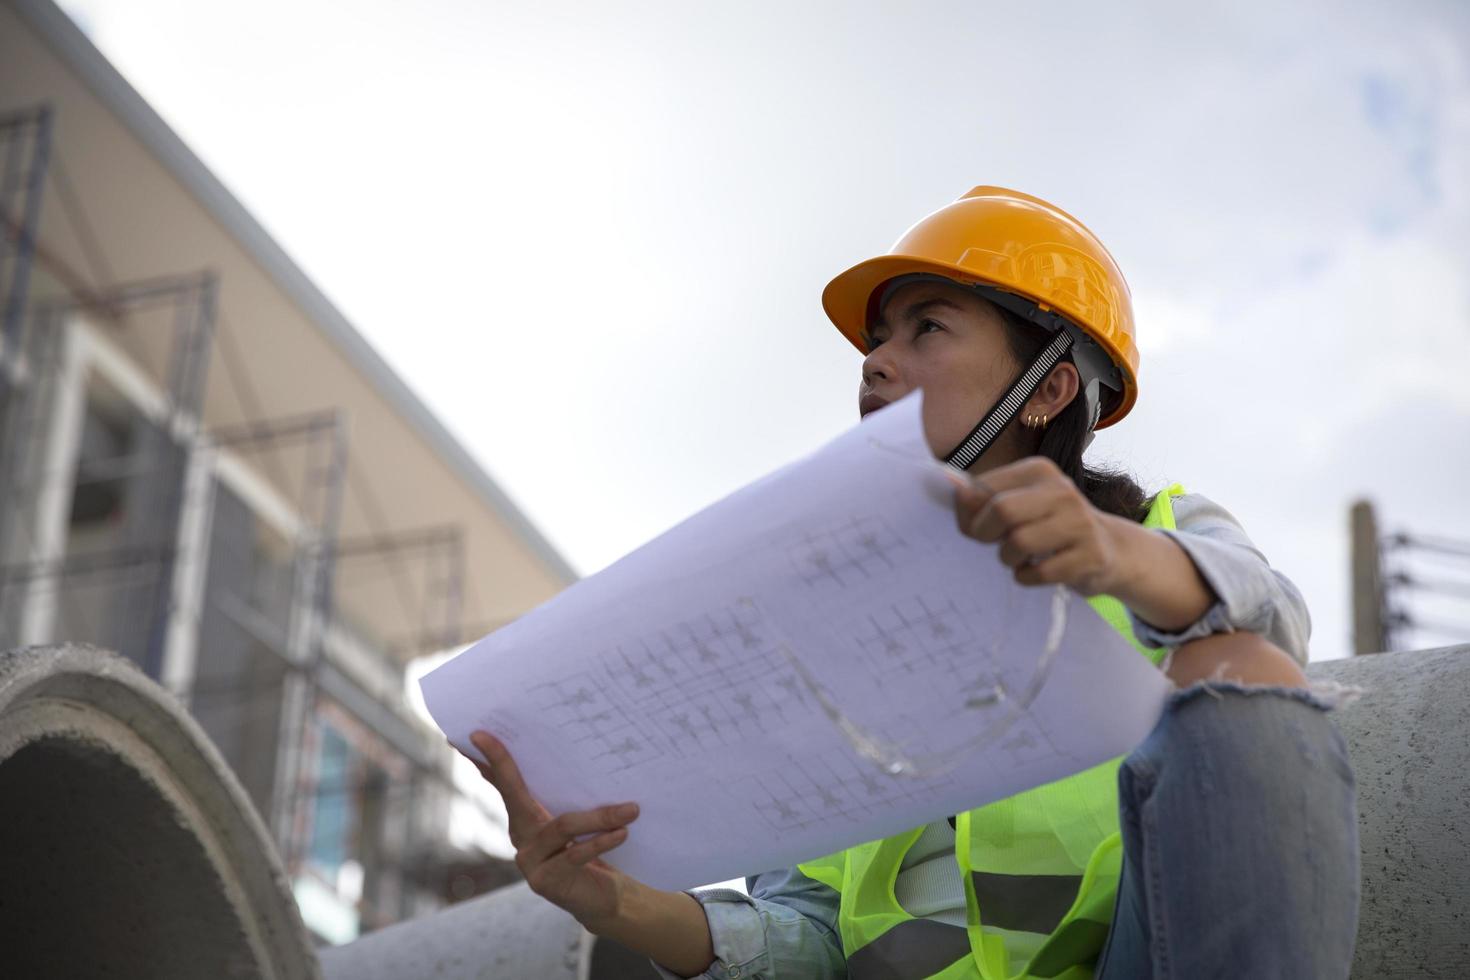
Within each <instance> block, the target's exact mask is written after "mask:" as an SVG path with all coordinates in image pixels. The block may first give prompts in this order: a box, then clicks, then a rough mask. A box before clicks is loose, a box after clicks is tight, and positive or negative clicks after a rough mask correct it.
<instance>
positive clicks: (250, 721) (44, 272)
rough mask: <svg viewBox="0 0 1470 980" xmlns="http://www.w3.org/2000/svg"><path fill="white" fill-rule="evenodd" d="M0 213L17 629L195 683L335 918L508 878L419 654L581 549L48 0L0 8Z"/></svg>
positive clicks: (503, 617) (540, 589)
mask: <svg viewBox="0 0 1470 980" xmlns="http://www.w3.org/2000/svg"><path fill="white" fill-rule="evenodd" d="M280 150H281V152H283V153H291V152H299V148H293V147H290V146H282V147H281V148H280ZM388 201H389V198H385V199H383V200H380V201H372V202H364V209H363V214H362V222H361V233H362V234H367V235H371V234H372V233H373V226H374V221H373V212H374V210H375V209H377V208H380V207H386V206H389V204H388ZM0 222H3V224H0V232H3V233H0V327H3V332H0V649H6V648H10V647H13V646H18V645H26V644H34V643H43V642H51V641H56V640H78V641H87V642H91V643H95V644H98V645H100V646H104V647H107V648H110V649H113V650H116V651H118V652H120V653H122V654H123V655H124V656H126V657H128V658H129V659H130V660H132V661H133V662H134V663H136V664H137V665H138V666H139V667H140V668H141V669H142V670H143V671H145V672H146V673H147V674H148V675H149V676H150V677H152V678H154V679H157V680H159V681H160V682H162V683H163V684H164V685H165V686H166V687H168V688H169V690H171V691H172V692H173V693H174V694H176V695H177V696H178V697H179V698H180V699H181V700H182V701H183V702H184V703H185V704H186V705H187V706H188V708H189V710H190V711H191V712H192V714H193V715H194V717H195V718H196V719H197V720H198V721H199V722H200V724H201V725H202V726H203V727H204V729H205V730H206V731H207V733H208V734H209V736H210V737H211V738H212V739H213V741H214V743H215V745H216V746H218V748H219V750H220V752H221V753H222V754H223V756H224V757H225V759H226V760H227V762H228V763H229V765H230V766H231V767H232V768H233V769H234V771H235V772H236V774H237V775H238V776H239V778H240V780H241V782H242V783H243V784H244V786H245V787H246V789H247V790H248V792H249V794H250V796H251V798H252V799H253V801H254V803H255V805H256V806H257V807H258V809H259V811H260V813H261V815H262V816H263V817H264V818H265V820H266V822H267V824H268V826H269V827H270V829H271V831H272V834H273V836H274V838H275V840H276V843H277V844H278V846H279V848H280V852H281V854H282V856H283V858H284V861H285V864H286V866H287V869H288V872H289V874H290V875H291V878H292V882H293V887H294V890H295V893H296V895H297V898H298V901H299V903H300V905H301V909H302V912H303V916H304V918H305V920H306V923H307V925H308V927H309V928H310V929H311V930H312V931H313V933H314V934H315V935H316V936H317V937H318V938H319V939H321V940H323V941H330V942H340V941H343V940H346V939H350V938H352V937H353V936H355V935H356V934H358V933H359V932H360V931H366V930H369V929H372V928H375V927H378V926H381V925H384V924H387V923H391V922H395V921H398V920H400V919H403V918H407V917H411V916H414V915H416V914H419V913H421V912H424V911H427V910H430V909H434V908H437V907H439V906H441V905H443V904H445V903H446V902H447V901H449V900H450V899H451V898H453V897H464V896H467V895H470V894H475V893H478V892H480V891H484V890H486V889H487V888H489V887H493V886H494V885H496V884H499V883H502V882H503V881H504V880H507V878H508V877H510V876H513V871H511V870H510V869H509V866H508V865H507V864H506V863H505V862H499V863H497V862H495V861H492V860H490V859H488V858H487V856H486V855H484V854H483V853H477V852H475V851H473V850H466V849H464V848H462V847H454V846H451V845H450V843H449V840H450V837H449V833H448V828H449V823H450V817H451V813H452V812H454V810H455V808H456V807H457V806H464V805H465V804H464V801H463V798H461V797H458V796H457V794H456V791H455V790H454V787H453V783H452V780H451V778H450V775H449V774H450V767H451V762H452V753H451V751H450V750H449V749H448V747H447V746H446V744H445V743H444V740H443V737H442V736H441V735H440V734H439V733H438V732H437V731H436V730H435V729H434V728H433V727H432V726H430V725H428V724H426V723H424V722H423V721H422V720H420V718H419V717H418V716H417V715H416V714H415V713H414V711H413V710H411V708H410V706H409V703H408V701H407V698H406V694H405V679H404V671H405V666H406V665H407V664H408V663H409V662H410V661H411V660H413V659H414V658H416V657H418V656H421V655H424V654H429V653H434V652H438V651H444V650H447V649H452V648H454V647H455V646H456V645H458V644H461V643H463V642H465V641H466V640H468V639H473V638H474V637H476V636H479V635H481V634H483V633H485V632H488V631H489V630H491V629H493V628H494V627H496V626H497V625H500V624H502V623H504V622H506V621H508V620H510V619H512V618H514V617H515V616H517V615H518V614H520V613H521V612H523V611H525V610H526V609H528V608H530V607H532V606H534V605H536V604H538V603H540V602H542V601H544V600H545V599H547V598H548V597H550V596H551V595H553V594H555V593H556V592H557V591H558V590H560V589H561V588H563V587H564V586H566V585H567V584H569V583H570V582H571V581H572V580H573V578H574V575H573V573H572V572H571V570H570V568H569V567H568V565H567V564H566V563H565V562H564V561H563V560H562V559H561V558H560V557H559V556H558V555H557V554H556V553H555V552H554V551H553V549H552V548H551V547H549V546H548V544H547V543H546V541H545V540H544V539H543V538H542V537H541V536H540V535H539V534H538V533H537V531H536V529H535V528H534V527H532V526H531V525H530V524H529V523H528V522H527V520H526V519H525V518H524V517H523V516H522V515H521V514H520V513H519V512H518V511H517V510H516V508H515V507H514V506H513V505H512V504H511V503H510V501H509V500H508V499H507V498H506V496H505V495H504V494H503V493H502V492H501V491H500V490H499V489H498V488H497V486H496V484H495V483H494V482H493V481H492V480H491V479H490V477H489V476H488V475H487V474H486V473H485V472H484V471H483V470H482V469H481V468H480V467H479V466H478V465H477V464H476V463H475V462H474V461H473V460H472V459H471V458H470V457H469V455H468V454H467V453H466V452H465V451H464V449H463V448H462V447H461V446H460V445H459V444H458V443H457V442H456V441H455V440H454V439H453V438H452V437H451V436H450V435H449V433H448V432H447V431H446V429H445V428H444V427H443V426H442V425H441V424H440V423H439V422H438V421H437V420H436V419H435V418H434V417H433V416H432V415H430V414H429V412H428V411H427V410H426V409H425V408H424V406H423V405H422V403H421V402H420V401H419V400H418V399H417V398H416V397H415V396H414V395H413V394H412V393H411V392H410V391H409V390H408V389H407V388H406V387H405V386H404V384H403V383H402V382H401V381H400V380H399V379H398V377H397V376H396V375H395V374H394V373H393V371H392V370H391V369H390V368H389V367H388V366H387V365H386V364H385V363H384V362H383V361H382V360H381V359H380V358H379V356H378V355H377V354H376V353H375V352H374V351H373V350H372V349H371V348H370V347H369V346H368V345H367V343H366V342H365V341H364V340H363V339H362V338H361V336H360V335H359V334H358V333H357V332H356V331H355V330H354V329H353V327H352V326H351V325H350V324H349V323H348V322H347V321H346V320H345V319H344V318H343V317H342V315H341V314H339V313H338V311H337V310H336V309H335V308H334V307H333V305H332V303H331V302H330V301H329V300H328V299H327V298H326V297H325V296H324V295H323V294H322V293H321V291H320V290H319V289H318V288H317V287H316V286H314V285H313V284H312V282H311V281H310V280H309V279H308V278H307V277H306V276H305V275H304V274H303V273H302V271H301V270H300V269H299V268H298V267H297V266H296V265H295V264H294V263H293V262H292V260H291V259H290V258H289V257H288V256H287V255H286V254H285V253H284V252H283V251H282V249H281V248H280V247H278V246H277V245H276V243H275V242H273V241H272V239H271V237H270V236H269V235H268V234H267V233H266V231H265V230H264V229H263V228H262V227H261V226H260V224H258V223H257V222H256V221H255V220H254V219H252V217H251V216H250V215H249V214H248V213H246V211H245V210H244V209H243V208H242V206H241V205H240V204H239V203H238V202H237V201H236V199H235V198H234V197H232V196H231V194H230V192H229V191H227V190H226V189H225V188H224V186H222V185H221V183H220V182H219V181H218V180H216V179H215V178H214V177H213V176H212V175H211V174H210V172H209V171H208V170H207V169H206V168H205V166H204V165H203V164H202V163H201V162H200V160H199V159H198V158H197V157H196V156H195V155H194V154H193V153H192V152H191V151H190V150H189V149H188V147H186V146H185V145H184V143H183V142H182V141H181V140H180V139H179V138H178V137H177V136H176V135H175V134H174V133H173V132H172V131H171V130H170V129H169V127H168V126H167V125H165V124H164V122H163V121H162V119H161V118H160V117H159V116H158V115H157V114H156V113H155V112H154V111H153V110H152V109H150V108H149V106H148V105H147V104H146V103H145V102H144V101H143V99H142V98H141V97H140V96H139V95H138V93H137V92H136V91H135V90H134V89H133V88H132V87H131V86H130V85H129V84H128V83H127V82H126V81H124V79H123V78H122V76H121V75H120V74H118V72H117V71H115V70H114V69H113V67H112V66H111V65H110V64H109V63H108V62H107V61H106V59H104V58H103V57H102V55H101V54H100V53H99V52H98V51H97V49H96V48H95V47H93V45H92V44H91V43H90V42H89V41H88V40H87V38H86V37H85V36H84V35H83V34H82V33H81V32H80V31H79V30H77V29H76V27H75V26H74V25H73V24H72V22H71V21H70V20H68V18H67V17H66V16H65V15H64V14H63V13H62V12H61V11H60V10H59V9H58V8H56V7H55V6H54V5H52V4H51V3H49V2H32V0H24V2H20V0H17V2H10V0H6V2H3V3H0ZM383 247H384V248H402V247H406V246H405V245H404V243H401V242H399V243H395V242H390V241H384V242H383ZM437 285H438V284H435V283H425V284H424V288H426V289H433V288H436V287H437ZM457 799H458V800H459V802H458V803H457V802H456V800H457Z"/></svg>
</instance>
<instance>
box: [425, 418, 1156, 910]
mask: <svg viewBox="0 0 1470 980" xmlns="http://www.w3.org/2000/svg"><path fill="white" fill-rule="evenodd" d="M920 411H921V404H920V397H919V396H918V395H917V394H915V395H911V396H909V397H908V398H905V399H904V400H902V401H900V402H897V403H895V404H894V405H891V406H889V407H888V408H886V409H884V410H882V411H880V412H876V413H874V414H871V415H869V416H868V417H867V419H865V420H864V422H863V423H861V424H860V425H858V426H856V427H855V428H853V429H851V430H849V431H848V432H846V433H844V434H843V435H841V436H839V437H838V438H837V439H835V440H833V441H832V442H831V443H829V444H828V445H827V446H825V447H824V448H822V449H821V450H819V451H818V452H816V453H814V454H812V455H811V456H809V457H807V458H805V459H802V460H800V461H798V462H796V463H793V464H791V465H789V466H786V467H784V468H782V469H780V470H777V471H776V472H775V473H772V474H771V475H769V476H767V477H765V478H763V479H761V480H759V481H757V482H755V483H753V484H751V485H749V486H747V487H745V488H743V489H741V490H739V491H737V492H736V493H734V494H732V495H731V496H729V497H727V498H726V499H725V500H722V501H720V502H719V503H718V504H715V505H714V506H712V507H709V508H707V509H706V510H704V511H702V512H700V513H699V514H696V515H695V516H694V517H692V518H690V519H689V520H687V521H685V522H684V523H682V524H680V525H679V526H677V527H675V528H674V529H672V530H670V531H668V532H667V533H665V534H663V535H662V536H660V537H658V538H656V539H654V540H653V541H651V542H650V543H648V544H647V545H645V546H644V547H642V548H640V549H638V550H637V551H635V552H633V553H632V554H630V555H628V556H627V557H625V558H623V559H622V560H621V561H619V562H617V563H616V564H614V565H612V566H610V567H609V568H607V569H605V570H604V571H602V572H600V573H598V574H597V575H594V576H591V577H589V578H587V579H584V580H583V581H581V582H578V583H577V584H576V585H574V586H572V587H571V588H569V589H567V590H565V591H564V592H562V593H561V594H560V595H558V596H556V597H555V598H554V599H552V600H551V601H549V602H547V603H546V604H545V605H543V606H541V607H540V608H538V609H536V610H534V611H533V612H531V613H528V614H527V615H525V616H523V617H521V618H520V619H518V620H517V621H515V622H514V623H512V624H510V625H509V626H506V627H504V628H503V629H501V630H499V631H497V632H495V633H494V634H492V635H490V636H489V637H487V638H485V639H483V640H481V641H480V642H479V643H477V644H475V645H474V646H473V647H471V648H470V649H468V650H466V651H465V652H464V653H462V654H461V655H460V656H458V657H456V658H454V659H453V660H451V661H449V662H448V663H446V664H444V665H443V666H441V667H439V668H438V669H437V670H435V671H433V672H432V673H430V674H429V675H427V676H426V677H425V678H424V679H423V682H422V686H423V691H424V698H425V700H426V702H427V704H428V707H429V710H430V712H431V713H432V714H433V716H434V719H435V721H437V722H438V723H439V726H440V727H441V728H442V729H443V730H444V731H445V733H446V734H448V735H449V736H450V738H451V740H452V741H453V742H454V744H455V745H457V746H460V747H462V748H465V749H469V750H470V751H473V749H471V748H470V743H469V733H470V732H471V731H473V730H475V729H478V728H483V729H486V730H488V731H491V732H493V733H495V734H496V735H497V736H499V737H500V738H501V739H502V740H504V741H505V743H506V744H507V745H508V746H509V748H510V750H511V752H512V753H513V754H514V756H515V758H516V760H517V762H518V763H519V764H520V767H521V770H522V772H523V773H524V775H525V778H526V781H527V784H528V785H529V786H530V787H531V789H532V791H533V792H534V793H535V794H536V795H537V796H538V797H539V798H540V799H541V801H542V802H543V803H544V804H545V805H546V806H547V808H548V809H550V810H551V812H553V813H559V812H563V811H566V810H571V809H586V808H589V807H593V806H597V805H600V804H604V803H614V802H621V801H624V800H636V801H638V803H639V804H640V805H641V808H642V814H641V816H640V818H639V819H638V821H637V822H636V823H635V824H633V826H632V828H631V833H630V834H629V837H628V840H627V842H626V843H624V844H623V845H622V846H621V847H620V848H618V849H616V850H615V851H612V852H611V853H610V854H609V855H608V856H607V860H608V861H610V862H611V863H612V864H614V865H616V866H617V867H619V868H621V869H623V870H624V871H626V872H627V873H628V874H630V875H633V876H634V877H636V878H638V879H640V880H642V881H644V882H646V883H648V884H650V885H653V886H656V887H663V888H687V887H691V886H694V885H697V884H700V883H703V882H708V881H718V880H724V879H728V878H734V877H739V876H741V875H745V874H751V873H755V872H758V871H763V870H767V869H770V868H776V867H783V866H788V865H792V864H795V863H797V862H799V861H802V860H805V859H808V858H812V857H817V856H820V855H823V854H827V853H831V852H833V851H836V850H838V849H840V848H843V847H847V846H850V845H852V844H856V843H860V842H862V841H867V840H873V839H876V838H879V837H884V836H887V835H890V834H894V833H897V832H899V831H901V830H905V829H907V828H910V827H915V826H918V825H920V824H923V823H927V822H929V821H932V820H935V819H938V818H939V817H942V816H946V815H949V814H953V813H957V812H960V811H962V810H966V809H970V808H973V807H976V806H980V805H983V804H985V803H988V802H991V801H994V800H997V799H1001V798H1003V797H1006V796H1009V795H1012V794H1014V793H1017V792H1020V791H1021V790H1024V789H1028V788H1030V787H1033V786H1038V785H1041V784H1043V783H1046V782H1050V781H1052V780H1054V779H1058V778H1060V777H1062V776H1066V775H1069V774H1071V773H1074V772H1078V771H1081V770H1082V769H1085V768H1088V767H1090V766H1093V765H1096V764H1098V763H1100V762H1103V761H1106V760H1107V759H1110V758H1113V757H1115V756H1118V755H1121V754H1123V753H1125V752H1127V751H1128V750H1129V749H1130V748H1132V747H1133V746H1134V745H1135V744H1137V742H1138V741H1140V740H1141V739H1142V737H1143V736H1144V735H1145V734H1147V732H1148V730H1149V729H1150V728H1151V727H1152V725H1153V723H1154V722H1155V721H1156V720H1157V718H1158V715H1159V712H1160V711H1161V709H1162V705H1163V701H1164V698H1165V695H1166V693H1167V689H1168V685H1167V682H1166V681H1165V680H1164V678H1163V677H1162V675H1161V674H1160V673H1159V672H1158V671H1157V670H1156V669H1154V668H1153V666H1152V665H1150V664H1149V663H1148V662H1147V661H1146V660H1145V659H1144V658H1143V657H1141V656H1139V655H1138V653H1137V652H1136V651H1135V650H1133V649H1132V648H1131V647H1130V646H1128V644H1127V643H1125V642H1124V641H1123V640H1122V639H1121V638H1120V637H1119V636H1118V635H1117V633H1115V632H1114V631H1113V630H1112V629H1111V628H1109V627H1108V626H1107V624H1106V623H1104V622H1103V620H1102V619H1101V618H1099V617H1098V616H1097V615H1096V614H1095V613H1093V611H1092V609H1091V607H1089V606H1088V605H1087V603H1086V602H1085V600H1083V599H1081V598H1080V597H1078V596H1075V595H1069V596H1068V598H1067V602H1068V605H1067V607H1066V608H1067V619H1066V632H1065V634H1064V635H1063V638H1062V644H1061V647H1060V650H1059V653H1058V655H1057V657H1056V659H1055V661H1054V664H1053V667H1052V669H1051V670H1050V672H1049V673H1048V674H1047V679H1046V683H1045V685H1044V687H1043V688H1042V690H1041V693H1040V695H1039V696H1038V697H1037V698H1036V699H1035V701H1034V702H1032V703H1031V705H1030V707H1029V708H1028V709H1027V710H1026V711H1025V712H1024V713H1021V714H1020V715H1019V716H1018V717H1016V718H1015V720H1014V721H1013V723H1012V724H1010V725H1009V726H1007V727H1006V729H1005V731H1004V732H1003V733H1002V734H1001V735H1000V737H999V738H997V739H985V740H983V742H982V744H980V745H977V746H976V747H975V748H974V749H973V751H971V750H966V751H964V752H963V753H962V755H961V757H960V758H959V759H958V760H957V761H956V762H955V763H954V764H951V765H949V766H946V767H941V768H938V769H933V770H928V769H923V768H921V771H920V772H919V773H918V774H917V775H890V774H888V773H887V772H885V771H884V770H883V769H882V768H881V767H880V766H878V765H876V764H875V763H874V762H873V761H871V760H870V759H866V758H863V757H862V756H861V755H860V754H859V753H858V752H857V751H856V750H855V749H854V747H853V745H852V744H851V742H850V740H849V739H847V738H845V737H844V736H843V735H842V734H841V733H840V732H839V730H838V728H837V727H836V726H835V725H834V723H833V721H832V720H831V718H830V717H829V716H828V714H827V713H825V712H824V711H823V710H822V709H821V707H820V705H819V704H818V701H817V699H816V698H814V697H813V693H812V690H811V688H810V687H808V686H806V684H805V683H804V682H803V679H802V678H801V677H800V675H799V671H798V670H797V669H795V668H794V667H793V665H792V663H791V659H790V657H791V656H794V657H795V658H796V659H797V660H798V661H799V663H800V664H801V666H802V667H803V668H804V669H805V671H806V673H807V674H808V676H809V677H810V678H811V679H814V680H815V681H816V682H817V683H818V684H819V685H820V687H821V689H822V690H823V691H824V692H825V694H826V695H827V697H828V698H829V700H830V701H831V702H832V703H834V704H835V705H837V706H838V707H840V708H841V710H842V712H843V714H844V715H845V716H846V717H847V718H848V719H849V720H851V721H852V722H853V723H855V724H856V725H858V726H860V727H861V728H862V729H863V730H865V731H866V732H868V733H871V734H873V735H875V736H878V737H880V738H882V739H885V740H887V741H888V742H889V743H892V744H894V745H897V746H900V747H901V748H902V751H903V752H904V753H905V754H906V755H908V756H909V757H910V758H913V759H920V760H922V759H924V758H932V757H935V756H937V755H940V754H943V753H945V752H946V751H948V750H953V749H954V748H955V747H956V746H961V745H965V744H967V743H969V742H971V741H972V740H974V739H975V738H976V736H977V735H978V734H983V733H985V732H986V731H987V730H988V729H991V728H993V727H994V726H993V722H994V721H995V720H996V718H997V717H999V716H1000V715H1001V714H1003V713H1006V712H1008V711H1010V708H1009V706H1008V705H1007V704H1006V703H1004V702H1003V703H1002V704H1000V705H997V706H994V707H984V708H977V707H973V706H967V702H968V701H970V700H971V699H972V698H974V697H975V696H976V694H977V693H983V692H985V691H989V690H992V689H993V688H994V687H995V685H996V684H997V683H1000V684H1001V685H1002V686H1003V687H1004V688H1005V689H1006V690H1007V691H1010V692H1019V691H1021V690H1022V689H1024V688H1025V687H1026V686H1027V682H1028V681H1029V680H1030V679H1031V678H1033V677H1034V676H1035V672H1034V667H1035V664H1036V661H1037V657H1038V655H1039V653H1040V652H1041V650H1042V649H1043V646H1044V644H1045V641H1046V636H1047V631H1048V627H1049V625H1050V624H1051V605H1052V601H1053V595H1054V593H1053V590H1052V589H1049V588H1022V587H1019V586H1017V585H1015V584H1014V582H1013V581H1012V579H1011V576H1010V571H1009V569H1007V568H1005V567H1004V566H1003V565H1002V564H1001V563H1000V562H999V561H998V560H997V558H996V555H995V549H994V548H993V547H991V546H986V545H983V544H980V543H978V542H976V541H974V540H972V539H970V538H967V537H964V536H963V535H961V534H960V533H959V532H958V531H957V530H956V527H955V520H954V511H953V506H952V500H953V491H952V489H951V486H950V484H949V483H948V482H947V480H946V479H945V478H944V476H943V475H942V474H940V473H939V472H938V471H937V469H936V468H935V467H933V466H932V465H930V463H932V457H931V456H930V455H929V452H928V449H927V447H926V446H925V444H924V439H923V434H922V428H921V421H920ZM925 461H930V463H926V462H925Z"/></svg>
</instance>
